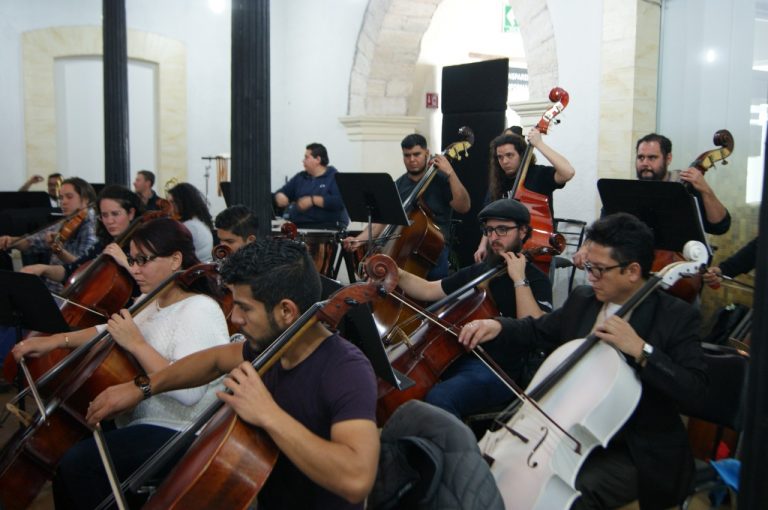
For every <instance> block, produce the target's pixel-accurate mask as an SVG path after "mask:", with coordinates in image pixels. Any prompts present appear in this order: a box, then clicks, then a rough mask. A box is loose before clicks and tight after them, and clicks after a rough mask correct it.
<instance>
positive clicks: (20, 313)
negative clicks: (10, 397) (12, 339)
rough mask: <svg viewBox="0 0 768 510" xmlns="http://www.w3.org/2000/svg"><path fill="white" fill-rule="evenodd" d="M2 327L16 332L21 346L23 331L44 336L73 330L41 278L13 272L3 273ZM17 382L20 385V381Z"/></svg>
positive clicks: (0, 275)
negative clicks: (44, 334) (43, 334)
mask: <svg viewBox="0 0 768 510" xmlns="http://www.w3.org/2000/svg"><path fill="white" fill-rule="evenodd" d="M0 325H2V326H9V327H12V328H14V329H15V330H16V343H19V342H21V340H22V338H23V334H22V330H23V329H26V330H33V331H42V332H43V333H61V332H62V331H69V330H70V328H69V325H68V324H67V321H65V320H64V317H63V316H62V315H61V310H59V307H58V306H56V303H55V302H54V300H53V297H52V296H51V292H50V291H49V290H48V288H47V287H46V286H45V284H44V283H43V281H42V280H41V279H40V277H38V276H35V275H32V274H26V273H14V272H13V271H0ZM20 374H21V372H20V371H19V375H20ZM17 377H18V376H17ZM8 382H11V381H8ZM17 382H18V384H21V380H20V379H19V380H18V381H17Z"/></svg>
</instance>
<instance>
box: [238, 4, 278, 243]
mask: <svg viewBox="0 0 768 510" xmlns="http://www.w3.org/2000/svg"><path fill="white" fill-rule="evenodd" d="M231 67H232V203H234V204H244V205H246V206H248V207H251V208H252V209H253V211H254V212H255V213H256V215H257V217H258V218H259V234H260V236H265V235H267V234H269V232H270V230H271V228H270V222H271V219H272V193H271V189H272V188H271V176H270V174H271V168H270V166H271V165H270V136H269V128H270V125H269V0H233V1H232V66H231Z"/></svg>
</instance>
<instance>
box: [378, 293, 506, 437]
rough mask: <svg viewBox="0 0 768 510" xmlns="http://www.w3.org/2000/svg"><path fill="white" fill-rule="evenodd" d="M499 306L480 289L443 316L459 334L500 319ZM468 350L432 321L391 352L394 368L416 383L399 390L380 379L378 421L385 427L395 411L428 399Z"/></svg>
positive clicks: (449, 309) (454, 305)
mask: <svg viewBox="0 0 768 510" xmlns="http://www.w3.org/2000/svg"><path fill="white" fill-rule="evenodd" d="M498 315H499V313H498V310H496V305H495V304H494V303H493V301H492V300H491V299H490V297H489V296H488V294H487V291H486V290H485V289H476V290H475V292H473V293H472V294H471V295H469V296H468V297H466V298H464V299H461V300H458V301H456V302H455V303H453V304H452V305H451V306H449V307H448V308H447V309H446V310H445V311H444V312H443V313H441V314H440V315H439V317H440V319H441V320H442V321H443V322H445V323H448V324H452V325H453V326H454V328H455V330H454V331H458V330H459V328H460V326H461V325H463V324H466V323H467V322H469V321H472V320H475V319H487V318H490V317H496V316H498ZM466 352H467V351H466V349H464V347H463V346H462V345H461V344H460V343H459V342H458V340H457V338H456V335H455V333H451V332H446V331H445V330H444V329H443V328H441V327H440V326H438V325H435V324H433V323H431V322H426V323H424V324H422V326H421V327H419V328H418V329H416V331H414V333H413V334H411V335H409V338H408V339H407V340H403V341H401V342H399V344H398V345H396V346H395V347H394V348H391V349H389V352H388V356H389V357H390V362H391V364H392V368H394V369H396V370H397V371H399V372H400V373H402V374H405V375H406V376H408V378H409V379H411V380H412V381H413V382H414V384H413V386H410V387H409V388H406V389H404V390H398V389H396V388H394V387H392V385H390V384H389V383H387V382H385V381H383V380H381V379H379V382H378V400H377V403H376V420H377V422H378V424H379V426H383V425H384V423H386V421H387V420H388V419H389V417H390V416H391V415H392V413H393V412H395V410H396V409H397V408H398V407H400V406H401V405H402V404H404V403H405V402H407V401H409V400H413V399H416V400H424V397H425V396H426V395H427V393H428V392H429V390H431V389H432V387H433V386H434V385H435V384H437V382H438V381H439V380H440V377H441V376H442V375H443V372H445V370H446V369H447V368H448V367H449V366H450V365H451V364H452V363H453V362H454V361H456V360H457V359H459V358H460V357H461V356H462V355H464V354H466Z"/></svg>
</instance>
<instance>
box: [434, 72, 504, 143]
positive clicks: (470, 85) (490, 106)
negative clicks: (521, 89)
mask: <svg viewBox="0 0 768 510" xmlns="http://www.w3.org/2000/svg"><path fill="white" fill-rule="evenodd" d="M508 89H509V59H506V58H503V59H499V60H487V61H485V62H476V63H473V64H462V65H457V66H447V67H444V68H443V90H442V95H443V106H442V111H443V114H444V115H447V114H450V113H461V112H505V111H506V110H507V90H508ZM444 140H445V139H444Z"/></svg>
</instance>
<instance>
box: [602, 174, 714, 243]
mask: <svg viewBox="0 0 768 510" xmlns="http://www.w3.org/2000/svg"><path fill="white" fill-rule="evenodd" d="M597 189H598V191H599V192H600V198H601V200H602V201H603V210H604V213H605V214H613V213H617V212H625V213H629V214H632V215H634V216H636V217H637V218H639V219H640V220H641V221H643V222H644V223H645V224H646V225H648V226H649V227H651V230H653V236H654V248H656V249H659V250H671V251H678V252H681V251H683V246H684V245H685V243H686V242H688V241H691V240H693V241H701V242H702V243H704V245H705V246H706V247H707V251H708V252H709V255H710V258H711V256H712V250H711V248H710V247H709V244H708V243H707V238H706V237H705V236H704V225H703V223H702V220H701V215H700V213H699V208H698V207H697V205H696V200H695V199H694V198H693V196H692V195H691V194H690V193H689V192H688V190H686V189H685V186H683V184H682V183H679V182H662V181H634V180H627V179H600V180H598V181H597Z"/></svg>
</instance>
